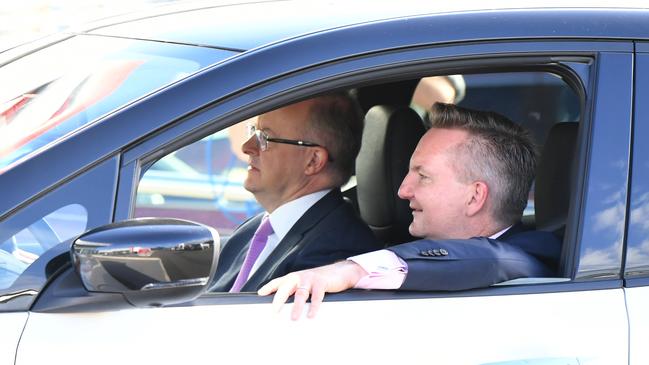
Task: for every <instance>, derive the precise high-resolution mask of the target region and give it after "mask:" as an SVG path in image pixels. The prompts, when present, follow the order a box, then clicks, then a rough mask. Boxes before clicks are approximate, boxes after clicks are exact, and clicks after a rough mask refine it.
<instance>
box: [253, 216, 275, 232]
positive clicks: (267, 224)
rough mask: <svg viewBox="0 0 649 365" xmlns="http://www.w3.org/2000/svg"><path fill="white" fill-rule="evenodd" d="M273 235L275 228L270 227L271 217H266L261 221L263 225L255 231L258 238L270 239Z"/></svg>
mask: <svg viewBox="0 0 649 365" xmlns="http://www.w3.org/2000/svg"><path fill="white" fill-rule="evenodd" d="M271 234H273V226H271V225H270V217H269V216H268V215H265V216H264V218H263V219H262V220H261V224H260V225H259V227H257V230H256V231H255V236H256V237H268V236H270V235H271Z"/></svg>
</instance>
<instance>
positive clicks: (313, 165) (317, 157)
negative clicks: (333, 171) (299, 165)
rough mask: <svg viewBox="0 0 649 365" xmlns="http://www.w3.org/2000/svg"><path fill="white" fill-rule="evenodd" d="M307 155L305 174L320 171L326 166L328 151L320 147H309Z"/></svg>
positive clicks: (313, 173) (309, 174)
mask: <svg viewBox="0 0 649 365" xmlns="http://www.w3.org/2000/svg"><path fill="white" fill-rule="evenodd" d="M307 157H308V160H307V165H306V167H305V169H304V173H305V174H306V175H307V176H311V175H315V174H318V173H320V171H322V170H323V169H324V168H325V166H327V161H329V153H328V152H327V150H326V149H324V148H322V147H310V148H309V154H308V155H307Z"/></svg>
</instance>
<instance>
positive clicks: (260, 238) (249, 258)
mask: <svg viewBox="0 0 649 365" xmlns="http://www.w3.org/2000/svg"><path fill="white" fill-rule="evenodd" d="M271 234H273V226H271V225H270V219H268V216H267V215H266V216H264V218H263V219H262V220H261V224H260V225H259V227H257V230H256V231H255V234H254V235H253V236H252V242H251V243H250V247H248V253H247V254H246V259H245V260H243V265H241V270H240V271H239V275H237V279H236V280H235V281H234V285H232V289H230V293H238V292H239V291H241V287H242V286H243V284H245V283H246V281H248V276H249V275H250V270H251V269H252V266H253V265H254V264H255V261H257V257H259V254H260V253H261V251H262V250H263V249H264V246H266V241H267V240H268V236H270V235H271Z"/></svg>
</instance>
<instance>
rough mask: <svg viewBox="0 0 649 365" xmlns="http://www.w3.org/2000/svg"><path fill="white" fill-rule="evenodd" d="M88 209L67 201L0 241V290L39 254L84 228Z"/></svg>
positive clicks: (9, 283) (12, 280)
mask: <svg viewBox="0 0 649 365" xmlns="http://www.w3.org/2000/svg"><path fill="white" fill-rule="evenodd" d="M87 220H88V212H87V211H86V209H85V208H84V207H83V206H81V205H79V204H70V205H67V206H64V207H62V208H60V209H57V210H56V211H54V212H52V213H50V214H48V215H46V216H45V217H43V218H41V219H39V220H37V221H36V222H33V223H32V224H31V225H29V226H28V227H26V228H24V229H23V230H21V231H19V232H18V233H16V234H14V235H13V236H11V237H9V238H8V239H6V240H5V241H4V242H2V243H1V244H0V289H6V288H8V287H10V286H11V285H12V284H13V282H14V281H15V280H16V279H17V278H18V277H19V276H20V274H21V273H22V272H23V271H25V270H26V269H27V267H28V266H29V265H30V264H31V263H33V262H34V261H35V260H36V259H37V258H38V257H39V256H40V255H42V254H43V253H44V252H45V251H47V250H49V249H50V248H51V247H53V246H54V245H56V244H58V243H59V242H62V241H65V240H67V239H69V238H72V237H74V236H76V235H78V234H80V233H82V232H83V231H85V230H86V223H87Z"/></svg>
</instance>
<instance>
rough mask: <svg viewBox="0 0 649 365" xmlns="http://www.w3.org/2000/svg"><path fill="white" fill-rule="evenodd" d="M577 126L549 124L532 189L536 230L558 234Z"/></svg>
mask: <svg viewBox="0 0 649 365" xmlns="http://www.w3.org/2000/svg"><path fill="white" fill-rule="evenodd" d="M578 127H579V124H578V123H576V122H567V123H557V124H555V125H553V126H552V128H551V129H550V133H549V134H548V137H547V139H546V141H545V144H544V146H543V152H542V153H541V159H540V161H539V164H538V167H537V172H536V182H535V189H534V206H535V221H536V229H538V230H542V231H551V232H558V233H560V231H562V230H563V228H564V226H565V224H566V219H567V216H568V208H569V205H570V188H571V186H572V181H573V173H574V171H573V170H574V165H575V159H576V156H575V151H576V146H577V130H578Z"/></svg>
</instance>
